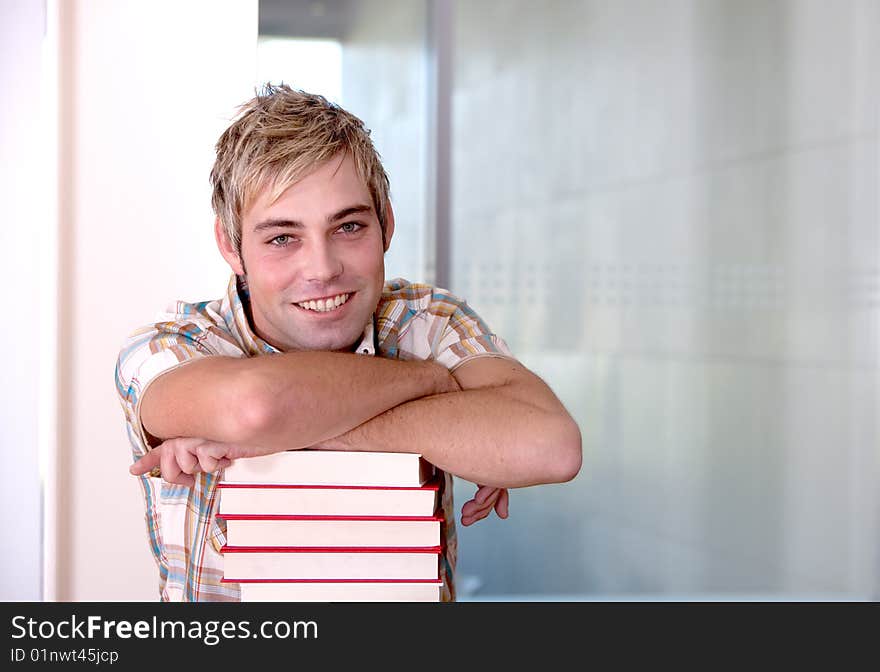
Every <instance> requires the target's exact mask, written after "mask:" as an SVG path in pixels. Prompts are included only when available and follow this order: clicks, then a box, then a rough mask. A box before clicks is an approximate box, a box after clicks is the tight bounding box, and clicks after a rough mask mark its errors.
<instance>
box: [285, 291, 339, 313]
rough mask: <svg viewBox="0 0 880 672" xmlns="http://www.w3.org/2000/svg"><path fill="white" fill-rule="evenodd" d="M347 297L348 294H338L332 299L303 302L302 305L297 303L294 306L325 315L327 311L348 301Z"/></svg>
mask: <svg viewBox="0 0 880 672" xmlns="http://www.w3.org/2000/svg"><path fill="white" fill-rule="evenodd" d="M348 296H349V295H348V294H340V295H338V296H335V297H333V298H332V299H317V300H311V301H303V302H302V303H298V304H296V305H298V306H299V307H300V308H305V309H306V310H314V311H316V312H318V313H326V312H327V311H329V310H335V309H336V308H338V307H339V306H341V305H342V304H343V303H345V302H346V301H348Z"/></svg>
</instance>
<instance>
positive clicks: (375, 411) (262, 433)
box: [141, 352, 457, 452]
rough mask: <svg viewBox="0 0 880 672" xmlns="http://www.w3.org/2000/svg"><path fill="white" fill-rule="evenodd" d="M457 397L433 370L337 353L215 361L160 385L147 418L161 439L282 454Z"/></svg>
mask: <svg viewBox="0 0 880 672" xmlns="http://www.w3.org/2000/svg"><path fill="white" fill-rule="evenodd" d="M450 389H457V385H456V384H455V381H454V380H453V379H452V377H451V375H450V374H449V372H448V371H446V370H445V369H444V368H443V367H441V366H439V365H437V364H434V363H432V362H422V361H418V362H405V361H397V360H389V359H382V358H378V357H362V356H359V355H353V354H348V353H332V352H297V353H286V354H279V355H271V356H264V357H254V358H250V359H236V358H226V357H224V358H221V357H210V358H206V359H205V360H200V361H196V362H193V363H192V364H188V365H187V366H185V367H181V368H180V369H177V370H175V371H172V372H170V373H169V374H167V375H165V376H162V377H160V378H159V379H157V380H156V381H155V382H154V383H153V384H152V385H151V386H150V388H149V389H148V391H147V394H145V398H144V400H143V402H142V410H141V417H142V420H143V422H144V425H145V427H146V429H147V431H148V432H150V433H151V434H152V435H153V436H155V437H156V438H158V439H167V438H174V437H181V436H192V437H201V438H205V439H210V440H212V441H220V442H229V443H239V444H242V445H248V446H259V447H260V449H261V451H262V452H275V451H280V450H288V449H296V448H303V447H306V446H310V445H313V444H315V443H318V442H320V441H322V440H325V439H327V438H329V437H333V436H337V435H339V434H342V433H344V432H347V431H349V430H350V429H352V428H353V427H356V426H357V425H359V424H361V423H363V422H365V421H367V420H369V419H370V418H373V417H375V416H376V415H379V414H381V413H382V412H384V411H386V410H388V409H390V408H393V407H395V406H398V405H400V404H402V403H405V402H407V401H409V400H411V399H416V398H419V397H423V396H425V395H431V394H436V393H438V392H444V391H447V390H450Z"/></svg>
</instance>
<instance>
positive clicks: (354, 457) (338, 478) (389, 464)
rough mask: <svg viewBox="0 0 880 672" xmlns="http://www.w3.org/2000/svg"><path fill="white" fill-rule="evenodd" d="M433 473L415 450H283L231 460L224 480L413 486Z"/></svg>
mask: <svg viewBox="0 0 880 672" xmlns="http://www.w3.org/2000/svg"><path fill="white" fill-rule="evenodd" d="M433 473H434V467H433V465H432V464H431V463H430V462H428V461H426V460H425V459H424V458H422V456H421V455H418V454H416V453H383V452H367V451H338V450H310V449H303V450H285V451H282V452H280V453H273V454H271V455H263V456H260V457H247V458H240V459H237V460H235V461H234V462H233V463H232V464H231V465H229V466H228V467H226V469H225V470H224V473H223V477H222V479H221V480H222V481H223V482H226V483H253V484H264V485H270V484H297V485H367V486H396V487H417V486H420V485H423V484H424V483H425V482H427V481H428V480H429V479H430V478H431V476H432V475H433Z"/></svg>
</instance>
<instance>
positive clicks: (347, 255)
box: [218, 155, 393, 352]
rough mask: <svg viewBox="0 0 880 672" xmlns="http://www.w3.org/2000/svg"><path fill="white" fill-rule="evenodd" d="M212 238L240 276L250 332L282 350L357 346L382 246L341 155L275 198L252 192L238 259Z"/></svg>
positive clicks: (376, 283) (359, 183)
mask: <svg viewBox="0 0 880 672" xmlns="http://www.w3.org/2000/svg"><path fill="white" fill-rule="evenodd" d="M389 211H390V208H389ZM388 219H389V222H388V225H387V240H388V241H390V239H391V234H392V232H393V215H390V214H389V217H388ZM218 244H219V245H220V250H221V253H222V254H223V256H224V258H225V259H226V260H227V262H228V263H229V265H230V266H231V267H232V269H233V271H234V272H235V273H237V274H238V275H245V276H246V277H247V283H248V289H249V290H250V302H251V315H252V317H253V327H254V331H255V332H256V333H257V335H258V336H260V337H261V338H263V339H264V340H265V341H267V342H268V343H270V344H272V345H274V346H275V347H276V348H278V349H279V350H281V351H284V352H290V351H295V350H351V349H352V348H354V347H355V346H357V343H358V342H359V341H360V338H361V336H362V334H363V330H364V326H365V325H366V324H367V322H368V321H369V320H370V319H371V316H372V314H373V312H374V311H375V309H376V305H377V304H378V302H379V297H380V295H381V293H382V286H383V283H384V281H385V261H384V256H383V255H384V251H385V250H384V249H383V243H382V231H381V228H380V226H379V220H378V217H377V215H376V211H375V208H374V207H373V201H372V198H371V197H370V192H369V190H368V189H367V186H366V184H364V181H363V179H362V178H361V177H360V175H359V174H358V172H357V169H356V167H355V164H354V162H353V161H352V159H351V158H350V157H349V156H347V155H338V156H336V157H334V158H333V159H331V160H330V161H328V162H327V163H325V164H322V165H321V166H320V167H319V168H318V169H317V170H315V171H314V172H313V173H311V174H309V175H307V176H306V177H305V178H303V179H302V180H300V181H299V182H297V183H296V184H294V185H293V186H291V187H290V188H289V189H287V191H285V192H284V193H283V194H282V196H281V197H280V198H279V199H278V200H277V201H275V203H272V204H270V203H269V196H268V193H267V191H266V189H264V190H263V191H262V192H261V193H260V194H258V195H257V198H256V199H255V201H254V203H253V205H252V206H251V207H250V209H248V210H247V212H245V213H244V214H243V217H242V231H241V258H240V259H239V257H238V255H236V254H235V251H234V250H233V249H232V248H231V247H230V246H229V244H228V240H226V238H225V236H224V235H222V232H218ZM328 300H329V304H328Z"/></svg>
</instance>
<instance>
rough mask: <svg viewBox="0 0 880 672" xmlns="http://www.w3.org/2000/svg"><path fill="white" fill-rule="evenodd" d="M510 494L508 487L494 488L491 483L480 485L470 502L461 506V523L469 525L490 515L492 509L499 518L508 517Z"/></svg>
mask: <svg viewBox="0 0 880 672" xmlns="http://www.w3.org/2000/svg"><path fill="white" fill-rule="evenodd" d="M509 506H510V495H509V493H508V492H507V488H493V487H491V486H489V485H480V486H478V489H477V494H475V495H474V498H473V499H472V500H470V501H469V502H465V503H464V506H462V507H461V524H462V525H464V526H465V527H467V526H468V525H473V524H474V523H476V522H477V521H478V520H482V519H483V518H485V517H486V516H488V515H489V514H490V513H491V512H492V509H493V508H494V509H495V513H496V514H498V517H499V518H507V516H508V515H509V513H510V512H509V508H508V507H509Z"/></svg>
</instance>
